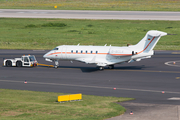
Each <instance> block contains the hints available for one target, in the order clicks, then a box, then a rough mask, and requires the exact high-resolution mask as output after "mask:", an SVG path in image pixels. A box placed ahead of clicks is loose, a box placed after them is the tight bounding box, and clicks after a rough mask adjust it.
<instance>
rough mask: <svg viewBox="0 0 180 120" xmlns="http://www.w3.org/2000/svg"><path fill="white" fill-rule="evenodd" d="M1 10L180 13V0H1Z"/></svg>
mask: <svg viewBox="0 0 180 120" xmlns="http://www.w3.org/2000/svg"><path fill="white" fill-rule="evenodd" d="M0 3H1V4H0V9H2V8H3V9H9V8H11V9H55V8H54V6H57V8H56V9H58V10H120V11H125V10H127V11H136V10H137V11H180V1H179V0H0Z"/></svg>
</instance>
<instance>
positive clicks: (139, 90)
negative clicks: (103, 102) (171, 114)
mask: <svg viewBox="0 0 180 120" xmlns="http://www.w3.org/2000/svg"><path fill="white" fill-rule="evenodd" d="M0 82H15V83H24V82H23V81H14V80H0ZM27 83H28V84H41V85H59V86H73V87H89V88H98V89H112V90H114V89H113V88H114V87H103V86H89V85H74V84H59V83H42V82H29V81H27ZM116 90H128V91H138V92H153V93H162V91H158V90H144V89H131V88H116ZM165 93H169V94H180V92H172V91H165Z"/></svg>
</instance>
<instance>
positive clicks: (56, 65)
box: [54, 60, 59, 69]
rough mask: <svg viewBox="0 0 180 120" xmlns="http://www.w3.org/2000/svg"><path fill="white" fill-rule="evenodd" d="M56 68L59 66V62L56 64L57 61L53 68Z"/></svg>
mask: <svg viewBox="0 0 180 120" xmlns="http://www.w3.org/2000/svg"><path fill="white" fill-rule="evenodd" d="M58 66H59V62H58V60H55V66H54V67H55V68H56V69H57V68H58Z"/></svg>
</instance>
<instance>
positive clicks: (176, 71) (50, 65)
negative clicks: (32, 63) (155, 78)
mask: <svg viewBox="0 0 180 120" xmlns="http://www.w3.org/2000/svg"><path fill="white" fill-rule="evenodd" d="M47 66H51V65H47ZM0 67H3V66H0ZM35 68H43V67H40V66H37V67H35ZM50 68H51V69H54V68H53V67H50ZM57 69H80V68H62V67H59V68H57ZM104 70H105V71H106V70H107V71H125V72H126V71H127V72H128V71H129V72H156V73H180V72H178V71H151V70H118V69H111V70H109V69H104Z"/></svg>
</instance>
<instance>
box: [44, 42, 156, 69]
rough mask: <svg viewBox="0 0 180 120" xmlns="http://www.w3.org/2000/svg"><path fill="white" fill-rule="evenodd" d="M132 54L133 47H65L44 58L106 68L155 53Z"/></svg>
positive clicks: (57, 48) (52, 51)
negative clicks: (75, 61) (92, 64)
mask: <svg viewBox="0 0 180 120" xmlns="http://www.w3.org/2000/svg"><path fill="white" fill-rule="evenodd" d="M132 52H133V50H132V49H131V47H114V46H74V45H63V46H58V47H56V48H55V49H54V50H51V51H50V52H48V53H47V54H45V55H44V57H45V58H47V59H51V60H77V61H80V62H85V63H89V64H91V63H95V64H97V66H106V65H112V64H117V63H122V62H128V61H129V62H130V60H132V59H134V60H135V61H136V60H137V59H139V58H142V57H143V58H145V57H148V56H151V55H153V51H151V52H149V53H141V54H135V55H132Z"/></svg>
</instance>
